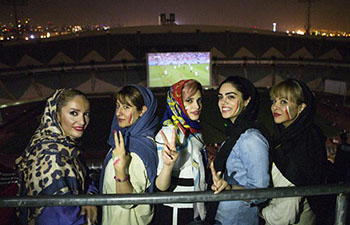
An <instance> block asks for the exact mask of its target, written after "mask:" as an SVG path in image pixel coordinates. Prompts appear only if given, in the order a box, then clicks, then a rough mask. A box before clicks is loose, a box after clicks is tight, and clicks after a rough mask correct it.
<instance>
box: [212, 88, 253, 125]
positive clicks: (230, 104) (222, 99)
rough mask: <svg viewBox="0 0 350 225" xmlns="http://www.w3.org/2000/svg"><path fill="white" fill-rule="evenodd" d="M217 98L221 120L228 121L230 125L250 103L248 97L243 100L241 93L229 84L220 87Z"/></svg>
mask: <svg viewBox="0 0 350 225" xmlns="http://www.w3.org/2000/svg"><path fill="white" fill-rule="evenodd" d="M218 98H219V101H218V105H219V109H220V112H221V116H222V118H224V119H229V120H231V122H232V123H234V122H235V120H236V119H237V117H238V116H239V115H240V114H241V113H242V112H243V110H244V109H245V107H246V106H247V105H248V103H249V101H250V97H249V98H248V99H247V100H243V97H242V93H241V92H240V91H238V90H237V89H236V88H235V87H234V86H233V85H232V84H231V83H224V84H223V85H222V86H221V87H220V90H219V94H218Z"/></svg>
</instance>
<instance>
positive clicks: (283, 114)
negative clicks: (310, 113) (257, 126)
mask: <svg viewBox="0 0 350 225" xmlns="http://www.w3.org/2000/svg"><path fill="white" fill-rule="evenodd" d="M305 106H306V105H305V103H302V104H301V105H297V104H296V103H295V102H293V101H290V100H288V99H286V98H281V97H275V98H274V99H272V105H271V112H272V115H273V119H274V121H275V123H277V124H282V125H283V126H284V127H288V126H289V125H290V124H292V123H293V122H294V121H295V120H296V119H297V118H298V116H299V114H300V113H301V112H302V111H303V109H304V108H305Z"/></svg>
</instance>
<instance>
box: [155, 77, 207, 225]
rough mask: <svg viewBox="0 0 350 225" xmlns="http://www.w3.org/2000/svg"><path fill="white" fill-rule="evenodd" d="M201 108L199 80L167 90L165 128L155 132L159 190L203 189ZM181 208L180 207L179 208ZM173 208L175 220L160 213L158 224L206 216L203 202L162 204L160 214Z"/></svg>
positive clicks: (204, 184) (202, 218)
mask: <svg viewBox="0 0 350 225" xmlns="http://www.w3.org/2000/svg"><path fill="white" fill-rule="evenodd" d="M201 111H202V85H201V84H200V83H199V82H198V81H196V80H192V79H190V80H181V81H179V82H177V83H176V84H174V85H173V86H172V87H170V89H169V91H168V93H167V105H166V111H165V114H164V117H163V120H162V125H163V126H162V128H161V130H160V132H159V133H158V134H157V136H156V142H157V149H158V157H159V165H158V170H157V175H158V177H157V178H156V186H157V188H158V190H160V191H174V192H179V191H204V190H206V187H207V186H206V183H205V168H204V163H203V159H202V155H201V150H202V148H203V141H202V134H201V132H200V129H201V128H200V125H199V116H200V114H201ZM178 209H180V210H178ZM163 210H168V211H169V210H171V211H172V213H173V222H172V223H171V221H169V220H167V218H162V217H159V218H157V219H156V221H157V222H158V223H159V224H177V220H178V216H177V215H178V212H179V213H180V216H181V220H182V221H183V220H184V221H185V222H187V223H188V222H190V221H193V220H194V219H195V220H204V219H205V214H206V211H205V207H204V203H176V204H166V205H164V206H161V205H160V206H159V207H158V209H157V211H156V216H157V215H162V214H163V213H162V211H163Z"/></svg>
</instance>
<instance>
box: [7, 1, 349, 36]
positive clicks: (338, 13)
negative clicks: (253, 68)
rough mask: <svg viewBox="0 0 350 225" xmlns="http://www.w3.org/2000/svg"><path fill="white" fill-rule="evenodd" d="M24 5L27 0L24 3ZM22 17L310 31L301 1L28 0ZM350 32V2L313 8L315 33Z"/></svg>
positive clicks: (10, 14)
mask: <svg viewBox="0 0 350 225" xmlns="http://www.w3.org/2000/svg"><path fill="white" fill-rule="evenodd" d="M4 1H8V0H0V3H1V5H0V22H2V23H7V22H10V21H11V22H13V21H14V17H13V7H11V6H9V5H5V4H3V2H4ZM22 1H23V0H22ZM25 1H27V2H28V3H27V5H26V6H19V7H18V16H19V17H20V18H28V17H29V18H31V19H32V22H33V24H42V25H44V24H47V22H48V21H50V22H51V23H53V24H56V25H58V26H62V25H67V24H69V25H87V24H105V25H110V26H111V27H116V26H139V25H156V24H157V23H158V16H159V14H160V13H166V14H167V17H169V13H175V16H176V21H177V23H178V24H188V25H191V24H201V25H227V26H238V27H257V28H258V29H259V28H261V29H269V30H271V29H272V23H273V22H276V23H277V30H279V31H285V30H287V29H289V30H291V29H300V28H304V27H305V22H306V8H307V3H301V2H300V0H240V1H238V0H215V1H213V0H201V1H199V0H197V1H195V0H178V1H169V0H168V1H165V0H163V1H155V0H142V1H141V0H124V1H118V0H25ZM313 28H317V29H326V30H340V31H347V32H350V0H316V1H314V2H313V4H312V8H311V29H313Z"/></svg>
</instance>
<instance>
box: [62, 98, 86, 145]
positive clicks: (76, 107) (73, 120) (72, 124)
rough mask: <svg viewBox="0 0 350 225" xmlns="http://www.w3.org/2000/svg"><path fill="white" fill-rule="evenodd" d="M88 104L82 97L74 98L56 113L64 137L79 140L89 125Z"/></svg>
mask: <svg viewBox="0 0 350 225" xmlns="http://www.w3.org/2000/svg"><path fill="white" fill-rule="evenodd" d="M89 113H90V104H89V101H88V100H87V99H86V98H84V97H83V96H79V95H77V96H75V97H74V98H72V99H71V100H70V101H69V102H68V103H67V104H66V105H65V106H64V107H62V109H61V112H58V113H57V119H58V121H59V122H60V124H61V127H62V129H63V131H64V133H65V135H68V136H71V137H73V138H80V137H81V136H82V135H83V133H84V131H85V130H86V128H87V126H88V124H89V121H90V119H89Z"/></svg>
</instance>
